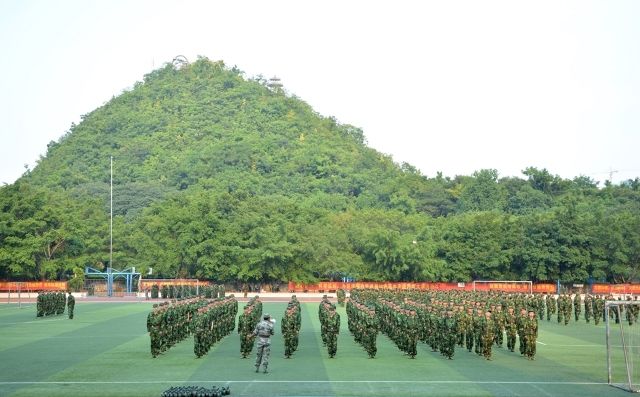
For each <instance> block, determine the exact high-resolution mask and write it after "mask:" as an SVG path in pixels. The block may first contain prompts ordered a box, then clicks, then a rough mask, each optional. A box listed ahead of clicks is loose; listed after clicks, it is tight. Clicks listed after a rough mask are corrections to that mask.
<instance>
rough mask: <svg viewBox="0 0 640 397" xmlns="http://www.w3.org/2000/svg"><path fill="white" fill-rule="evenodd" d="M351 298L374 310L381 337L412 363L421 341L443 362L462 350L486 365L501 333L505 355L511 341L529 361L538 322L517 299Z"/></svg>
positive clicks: (442, 295)
mask: <svg viewBox="0 0 640 397" xmlns="http://www.w3.org/2000/svg"><path fill="white" fill-rule="evenodd" d="M351 297H352V299H354V297H355V300H356V301H358V302H359V301H364V302H366V304H365V305H364V306H365V307H366V306H369V307H375V312H376V314H377V317H378V321H379V324H380V329H381V331H382V332H383V333H385V334H386V335H387V336H389V338H390V339H391V340H392V341H394V343H395V344H396V345H397V346H398V348H399V349H400V350H401V351H403V352H405V353H406V354H407V355H409V356H410V357H415V354H416V345H417V342H418V341H422V342H424V343H427V344H428V345H429V346H430V347H431V349H432V351H439V352H440V353H441V354H442V355H443V356H444V357H446V358H453V355H454V352H455V345H456V344H457V345H458V346H460V347H463V346H464V345H465V344H466V348H467V350H468V351H469V352H471V351H472V350H473V349H474V347H475V352H476V353H477V354H478V355H481V356H484V357H485V358H486V359H491V356H492V346H493V345H497V346H500V347H501V346H502V345H503V343H504V335H505V333H506V336H507V348H508V349H509V350H510V351H514V348H515V341H516V335H517V336H518V338H519V340H520V353H521V354H522V355H524V356H526V357H527V358H529V359H533V357H534V356H535V347H536V342H535V341H536V338H537V330H538V320H537V318H536V316H535V314H536V313H535V311H534V310H532V309H531V310H529V309H528V308H527V307H526V304H527V300H526V299H524V297H522V296H515V295H512V294H503V293H479V292H473V293H470V292H460V291H451V292H442V291H440V292H432V291H429V292H421V291H402V292H398V293H394V292H389V291H372V290H354V291H352V293H351ZM503 304H504V305H505V306H504V307H507V310H503ZM516 305H518V306H517V307H518V309H519V310H518V311H519V312H520V314H519V315H516ZM351 327H352V326H351V325H350V328H351Z"/></svg>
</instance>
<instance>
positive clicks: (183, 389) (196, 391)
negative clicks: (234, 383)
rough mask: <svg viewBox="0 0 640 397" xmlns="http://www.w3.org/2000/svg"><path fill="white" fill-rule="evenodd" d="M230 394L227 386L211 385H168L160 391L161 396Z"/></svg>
mask: <svg viewBox="0 0 640 397" xmlns="http://www.w3.org/2000/svg"><path fill="white" fill-rule="evenodd" d="M230 394H231V390H230V389H229V387H228V386H227V387H224V386H223V387H217V386H213V387H212V388H211V389H207V388H206V387H201V386H178V387H170V388H169V389H167V390H165V391H163V392H162V394H161V395H160V396H161V397H222V396H228V395H230Z"/></svg>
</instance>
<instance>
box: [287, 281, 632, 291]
mask: <svg viewBox="0 0 640 397" xmlns="http://www.w3.org/2000/svg"><path fill="white" fill-rule="evenodd" d="M338 289H344V290H352V289H386V290H412V289H416V290H423V291H426V290H437V291H450V290H459V291H473V283H443V282H389V281H380V282H376V281H355V282H348V283H345V282H341V281H321V282H319V283H316V284H304V283H296V282H293V281H290V282H289V291H291V292H318V291H326V292H330V291H331V292H333V291H336V290H338ZM475 289H476V291H507V292H522V293H529V285H528V284H523V283H509V282H499V281H496V282H491V283H477V284H476V286H475ZM533 292H536V293H544V292H547V293H555V292H556V285H555V284H553V283H540V284H533ZM639 293H640V292H639Z"/></svg>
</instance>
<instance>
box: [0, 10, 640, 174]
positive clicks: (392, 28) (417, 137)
mask: <svg viewBox="0 0 640 397" xmlns="http://www.w3.org/2000/svg"><path fill="white" fill-rule="evenodd" d="M638 21H640V1H635V0H628V1H618V0H603V1H589V0H579V1H558V0H552V1H547V0H537V1H517V0H507V1H494V0H470V1H465V0H457V1H453V0H440V1H426V0H421V1H405V0H393V1H356V0H338V1H334V0H322V1H311V0H310V1H299V0H293V1H275V0H270V1H248V0H247V1H244V0H237V1H214V0H207V1H192V0H191V1H190V0H182V1H162V0H109V1H106V0H105V1H94V0H93V1H92V0H57V1H34V0H0V54H1V57H2V58H1V60H0V120H1V121H2V122H1V123H0V184H1V183H13V182H14V181H15V180H16V179H17V178H18V177H20V175H22V173H23V172H24V171H25V166H28V167H30V168H31V169H33V167H35V165H36V163H37V161H38V159H39V158H40V156H43V155H45V153H46V147H47V143H49V142H50V141H56V140H58V139H59V138H60V137H61V136H62V135H63V134H64V133H65V132H66V131H67V130H68V129H69V127H70V126H71V123H72V122H73V123H79V122H80V116H81V115H82V114H86V113H89V112H91V111H92V110H94V109H95V108H97V107H99V106H101V105H103V104H104V103H106V102H107V101H109V100H110V99H111V98H112V97H113V96H117V95H119V94H120V93H122V92H123V90H127V89H129V88H131V87H132V86H133V84H134V83H135V82H136V81H141V80H142V79H143V76H144V75H145V74H147V73H149V72H151V71H152V70H154V69H156V68H159V67H161V66H162V65H163V64H164V63H166V62H170V61H171V60H172V59H173V58H174V57H175V56H177V55H183V56H185V57H186V58H187V59H188V60H195V59H196V58H197V57H198V56H205V57H207V58H209V59H211V60H214V61H217V60H223V61H224V62H225V64H226V65H228V66H234V65H235V66H237V67H238V68H239V69H241V70H243V71H244V72H245V74H246V76H247V77H253V76H257V75H263V76H264V77H267V78H268V77H272V76H274V75H275V76H278V77H279V78H280V79H281V80H282V83H283V84H284V88H285V90H286V91H287V92H288V93H290V94H292V95H296V96H297V97H299V98H301V99H302V100H304V101H305V102H307V103H308V104H309V105H311V106H312V107H313V108H314V109H315V110H316V111H317V112H318V113H320V114H322V115H324V116H333V117H335V118H336V119H337V120H338V121H339V122H341V123H345V124H351V125H354V126H357V127H360V128H362V129H363V131H364V134H365V137H366V140H367V143H368V145H369V146H370V147H373V148H374V149H376V150H378V151H380V152H383V153H385V154H389V155H391V156H392V157H393V159H394V161H395V162H397V163H399V164H400V163H403V162H406V163H409V164H411V165H413V166H415V167H417V168H418V169H419V170H420V171H421V172H422V173H423V174H424V175H426V176H429V177H433V176H435V175H436V173H437V172H442V173H443V174H444V175H445V176H450V177H454V176H455V175H471V174H473V172H474V171H477V170H480V169H485V168H492V169H496V170H497V171H498V173H499V175H500V177H506V176H519V177H524V176H523V175H522V173H521V172H522V170H524V169H525V168H527V167H530V166H533V167H538V168H540V169H541V168H546V169H547V170H549V172H551V173H552V174H557V175H560V176H561V177H563V178H574V177H576V176H581V175H584V176H588V177H591V178H593V179H594V180H596V181H600V182H601V184H600V185H601V186H602V184H603V182H604V181H605V180H607V179H609V178H610V177H611V179H612V181H613V183H619V182H620V181H623V180H627V179H632V178H635V177H638V176H640V156H639V155H638V149H639V148H640V23H638Z"/></svg>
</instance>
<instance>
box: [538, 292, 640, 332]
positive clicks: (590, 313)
mask: <svg viewBox="0 0 640 397" xmlns="http://www.w3.org/2000/svg"><path fill="white" fill-rule="evenodd" d="M541 296H542V295H536V298H535V299H536V300H542V298H541ZM621 299H622V298H621V297H619V298H618V300H621ZM613 300H615V298H614V297H613V296H612V295H608V296H605V295H591V294H586V295H585V296H584V299H582V298H581V295H580V294H575V295H574V297H573V298H571V295H569V294H560V295H558V297H557V298H556V297H555V296H554V295H550V294H548V295H546V297H545V298H544V304H538V305H537V307H536V308H537V309H538V313H539V315H540V319H541V320H542V317H543V314H544V313H545V311H546V314H547V321H551V316H553V315H554V314H556V315H557V319H558V323H559V324H562V323H564V325H567V324H569V321H570V320H571V317H572V316H571V315H572V312H573V317H574V319H575V321H579V320H580V316H581V314H582V308H583V307H584V319H585V321H586V322H587V323H590V322H591V319H592V318H593V323H594V324H595V325H598V324H600V321H605V320H606V318H605V316H606V314H605V302H606V301H613ZM626 300H627V301H632V300H633V301H637V296H635V297H633V298H632V297H631V296H628V297H627V298H626ZM622 314H623V313H622V312H618V311H617V310H611V311H610V312H609V316H610V318H612V319H615V322H616V324H617V323H619V322H620V317H621V315H622ZM639 314H640V306H638V305H631V306H629V309H628V310H626V311H624V315H625V318H626V320H627V321H628V322H629V324H630V325H631V324H632V323H635V322H636V321H637V320H638V315H639Z"/></svg>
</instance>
